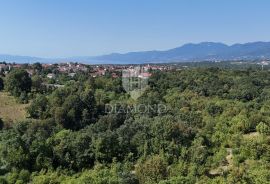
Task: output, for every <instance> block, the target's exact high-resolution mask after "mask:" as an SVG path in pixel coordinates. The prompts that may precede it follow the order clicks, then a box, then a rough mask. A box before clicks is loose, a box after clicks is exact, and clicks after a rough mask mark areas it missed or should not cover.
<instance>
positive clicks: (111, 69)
mask: <svg viewBox="0 0 270 184" xmlns="http://www.w3.org/2000/svg"><path fill="white" fill-rule="evenodd" d="M136 67H140V68H141V69H142V70H143V72H142V73H141V75H143V76H144V77H145V76H150V72H151V71H155V70H159V71H169V70H172V69H173V67H172V66H171V65H167V64H144V65H131V64H129V65H113V64H111V65H87V64H81V63H73V62H66V63H59V64H40V63H34V64H16V63H6V62H0V74H2V75H6V74H8V73H9V71H11V70H12V69H14V68H17V69H24V70H26V71H27V72H28V74H29V75H30V76H32V75H34V74H35V73H36V71H37V70H39V71H41V70H42V71H43V73H45V74H46V77H47V78H48V79H54V78H55V77H56V75H57V74H66V75H68V76H69V77H71V78H73V77H74V76H75V75H76V74H77V73H80V72H83V73H87V74H89V75H90V76H91V77H93V78H95V77H99V76H105V75H106V76H111V77H112V78H119V77H121V76H122V71H123V70H132V69H134V68H136Z"/></svg>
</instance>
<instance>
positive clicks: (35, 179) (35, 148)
mask: <svg viewBox="0 0 270 184" xmlns="http://www.w3.org/2000/svg"><path fill="white" fill-rule="evenodd" d="M35 67H36V68H37V70H38V72H39V74H36V75H38V76H36V77H35V78H34V77H32V81H35V82H32V84H34V83H38V84H42V83H41V82H37V81H44V80H45V79H44V78H42V76H43V72H44V71H42V70H41V69H40V67H39V66H38V65H37V66H35ZM38 72H37V73H38ZM19 73H20V75H23V76H24V78H26V80H25V81H27V84H31V82H29V81H28V79H27V77H26V76H25V75H24V72H21V71H20V72H19ZM9 75H10V76H7V80H6V85H5V88H6V89H7V90H8V91H10V93H11V94H13V95H14V96H16V97H17V98H20V95H18V94H20V93H23V92H25V93H26V96H27V97H28V98H30V99H31V104H30V105H29V107H27V112H28V115H29V118H28V119H25V120H22V121H20V122H19V123H16V124H13V126H12V127H5V126H4V129H3V130H1V133H0V158H1V159H0V173H1V175H2V177H1V179H0V180H1V181H0V182H2V183H39V184H40V183H44V184H47V183H48V184H49V183H71V184H72V183H74V184H75V183H97V184H103V183H122V184H138V183H147V184H154V183H159V184H181V183H183V184H189V183H190V184H193V183H199V184H207V183H209V184H211V183H239V184H240V183H243V184H244V183H245V184H253V183H256V184H264V183H265V184H266V183H269V182H270V173H269V169H270V144H269V140H270V137H269V132H270V128H269V127H270V111H269V110H270V73H269V72H268V71H260V70H254V69H247V70H231V69H219V68H193V69H185V70H180V71H170V72H160V71H153V75H152V77H151V78H150V80H149V88H148V89H147V90H146V91H145V93H144V94H143V95H142V96H141V97H140V98H138V99H137V100H133V99H131V98H130V96H129V95H128V94H127V93H126V92H125V91H124V90H123V88H122V85H121V79H120V78H110V77H107V76H104V77H97V78H92V77H89V76H88V75H87V74H84V73H81V74H78V76H77V77H76V78H74V79H72V80H66V79H64V80H62V81H61V83H63V84H64V85H65V86H64V87H59V88H55V89H50V90H43V89H42V90H40V88H39V87H38V85H32V87H31V90H29V86H28V87H27V88H21V87H18V86H20V85H19V84H18V83H16V84H18V85H16V86H17V87H16V86H13V85H11V83H10V81H13V80H15V79H14V76H17V73H15V74H14V73H10V74H9ZM38 77H41V79H37V78H38ZM15 78H16V77H15ZM57 80H58V79H57ZM21 82H22V81H21ZM18 89H19V90H18ZM0 98H1V96H0ZM0 101H1V104H2V102H3V101H2V100H1V99H0ZM106 104H111V105H114V107H115V108H117V111H113V112H110V113H108V112H107V111H106ZM142 104H144V105H146V106H149V105H155V104H162V105H165V106H166V107H167V108H166V111H142V112H138V111H131V110H130V107H134V106H136V105H142ZM1 106H2V105H1ZM2 107H5V106H2ZM0 112H1V109H0ZM16 113H17V112H16ZM16 113H15V114H16ZM0 116H1V117H2V114H0ZM9 116H11V117H12V115H9ZM3 120H4V125H5V118H3Z"/></svg>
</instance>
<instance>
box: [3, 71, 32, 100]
mask: <svg viewBox="0 0 270 184" xmlns="http://www.w3.org/2000/svg"><path fill="white" fill-rule="evenodd" d="M31 85H32V81H31V78H30V77H29V75H28V73H27V72H26V71H25V70H21V69H15V70H12V71H11V72H10V73H9V75H8V76H7V80H6V89H7V90H8V91H9V92H10V93H11V94H12V95H13V96H16V97H19V96H20V95H21V94H22V93H28V92H30V91H31Z"/></svg>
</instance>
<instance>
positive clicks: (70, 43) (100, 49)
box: [0, 0, 270, 58]
mask: <svg viewBox="0 0 270 184" xmlns="http://www.w3.org/2000/svg"><path fill="white" fill-rule="evenodd" d="M268 7H270V1H267V0H258V1H255V0H238V1H235V0H226V1H222V2H221V1H216V0H204V1H196V0H170V1H163V0H148V1H144V0H129V1H126V0H115V1H108V0H107V1H106V0H89V1H87V0H67V1H53V0H47V1H35V0H26V1H20V0H11V1H5V2H1V6H0V24H1V25H2V27H1V29H0V40H1V43H2V44H0V54H12V55H29V56H38V57H48V58H49V57H72V56H93V55H101V54H108V53H113V52H120V53H125V52H129V51H143V50H166V49H170V48H174V47H178V46H181V45H183V44H185V43H198V42H204V41H214V42H222V43H225V44H229V45H230V44H234V43H245V42H253V41H269V40H270V39H269V32H270V25H269V21H268V17H270V12H269V11H268Z"/></svg>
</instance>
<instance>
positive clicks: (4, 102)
mask: <svg viewBox="0 0 270 184" xmlns="http://www.w3.org/2000/svg"><path fill="white" fill-rule="evenodd" d="M27 106H28V104H20V103H18V102H17V101H16V99H15V98H14V97H13V96H10V95H9V94H8V93H7V92H0V117H1V118H2V119H3V121H4V122H5V123H14V122H16V121H19V120H24V119H26V110H25V108H26V107H27Z"/></svg>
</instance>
